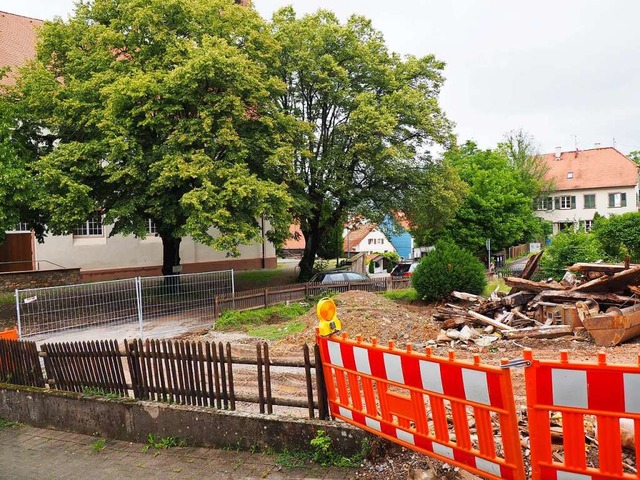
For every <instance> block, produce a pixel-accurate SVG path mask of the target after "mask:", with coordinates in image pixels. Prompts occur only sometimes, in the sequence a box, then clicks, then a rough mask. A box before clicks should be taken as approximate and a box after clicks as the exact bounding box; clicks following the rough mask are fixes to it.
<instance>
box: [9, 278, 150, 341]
mask: <svg viewBox="0 0 640 480" xmlns="http://www.w3.org/2000/svg"><path fill="white" fill-rule="evenodd" d="M135 282H136V279H134V278H130V279H126V280H115V281H109V282H95V283H85V284H79V285H67V286H60V287H48V288H32V289H27V290H16V309H17V314H18V327H19V333H20V338H24V337H29V336H35V335H42V334H47V333H52V332H60V331H63V330H68V329H73V328H87V327H97V326H107V325H119V324H123V323H132V322H137V321H138V309H137V304H136V287H135Z"/></svg>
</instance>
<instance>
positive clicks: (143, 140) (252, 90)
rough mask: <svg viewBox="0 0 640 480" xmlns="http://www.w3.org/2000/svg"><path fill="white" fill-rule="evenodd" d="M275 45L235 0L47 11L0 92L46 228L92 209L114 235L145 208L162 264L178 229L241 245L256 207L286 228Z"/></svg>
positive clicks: (254, 229) (153, 1)
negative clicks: (13, 79) (16, 73)
mask: <svg viewBox="0 0 640 480" xmlns="http://www.w3.org/2000/svg"><path fill="white" fill-rule="evenodd" d="M277 51H278V47H277V45H276V43H275V42H274V41H273V38H272V36H271V34H270V32H269V30H268V27H267V25H266V24H265V22H264V21H263V20H262V19H261V18H260V17H259V16H258V15H257V13H256V12H255V11H254V10H253V9H250V8H244V7H240V6H236V5H234V3H233V2H232V1H231V0H191V1H184V0H144V1H142V0H94V1H93V2H90V3H84V4H83V3H79V4H78V5H77V7H76V11H75V14H74V15H73V17H71V18H70V19H69V20H68V21H62V20H60V19H58V20H56V21H54V22H46V23H45V25H44V26H43V28H42V30H41V37H40V42H39V44H38V51H37V59H36V60H35V61H34V62H32V63H31V64H30V65H28V66H27V67H26V68H24V69H23V70H22V72H21V78H20V80H19V82H18V84H17V87H16V88H15V90H14V91H13V92H12V93H11V94H10V95H9V96H8V97H5V98H4V100H3V101H4V102H9V103H13V104H15V105H16V108H17V110H16V112H17V113H16V116H17V118H18V120H19V122H18V125H19V128H18V134H20V135H25V136H28V137H29V138H30V142H31V144H32V145H37V146H38V148H37V152H36V156H37V161H36V163H35V164H34V168H35V169H36V170H37V172H38V175H39V179H40V181H41V183H42V185H43V188H44V189H45V190H46V195H42V196H41V197H40V203H41V205H40V206H41V207H42V208H44V209H46V210H47V211H48V212H49V214H50V216H49V218H48V219H47V225H48V227H49V229H50V230H51V231H52V232H53V233H60V234H64V233H69V232H71V231H72V230H73V228H74V227H75V226H76V225H77V224H78V223H80V222H82V221H84V220H86V218H87V217H88V216H90V215H91V214H92V213H94V212H99V213H101V214H103V215H104V221H105V222H106V223H110V224H113V231H112V234H117V233H122V234H135V235H138V236H144V235H145V232H146V225H147V222H148V220H151V221H153V222H154V223H155V225H156V227H157V231H158V234H159V235H160V236H161V237H162V240H163V245H164V261H163V272H164V273H165V274H166V273H170V272H171V271H172V267H173V266H175V265H178V264H179V261H180V259H179V245H180V240H181V238H182V237H183V236H186V235H191V236H193V238H194V239H195V240H197V241H199V242H201V243H204V244H208V245H211V246H213V247H215V248H217V249H221V250H227V251H228V252H230V254H235V253H237V248H238V246H239V245H241V244H245V243H250V242H252V241H255V240H256V239H260V237H261V234H262V232H261V230H260V222H259V220H260V218H261V217H264V218H266V219H267V220H268V221H269V222H270V224H271V225H272V227H273V229H272V230H271V231H269V232H267V236H268V238H270V239H273V240H276V239H278V238H282V237H283V236H284V234H285V233H284V232H286V231H287V227H288V224H289V223H290V216H289V215H288V213H287V209H288V208H289V206H290V200H289V196H288V194H287V190H286V187H285V185H284V184H283V183H281V180H282V179H283V178H285V177H287V175H288V174H287V172H288V171H289V170H290V165H291V162H290V156H289V155H287V153H288V151H287V149H286V148H283V146H282V145H283V143H282V138H283V137H282V135H283V132H286V130H287V128H289V125H288V124H287V121H286V119H285V117H284V115H282V114H281V113H280V110H279V108H278V105H277V104H276V103H275V101H274V98H275V97H276V96H277V95H279V94H280V92H281V88H282V83H281V82H280V81H279V80H278V79H277V78H275V77H273V75H272V74H271V73H270V71H269V69H270V68H273V65H274V64H275V63H276V62H277ZM290 123H291V122H289V124H290ZM211 227H213V228H215V229H216V230H217V232H216V234H215V235H212V234H211V233H212V232H211V230H210V229H211Z"/></svg>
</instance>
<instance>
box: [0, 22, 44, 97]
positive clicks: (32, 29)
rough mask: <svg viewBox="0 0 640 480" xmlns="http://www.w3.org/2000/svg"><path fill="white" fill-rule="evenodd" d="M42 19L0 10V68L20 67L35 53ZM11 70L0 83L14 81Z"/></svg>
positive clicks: (14, 74)
mask: <svg viewBox="0 0 640 480" xmlns="http://www.w3.org/2000/svg"><path fill="white" fill-rule="evenodd" d="M40 25H42V20H37V19H35V18H29V17H23V16H20V15H14V14H13V13H6V12H0V68H5V67H20V66H22V65H24V64H25V63H26V62H27V61H29V60H30V59H32V58H33V57H35V55H36V38H37V29H38V27H39V26H40ZM15 77H16V73H15V71H13V69H12V71H11V72H10V73H8V75H7V77H5V78H3V79H2V81H1V82H0V83H2V84H5V85H11V84H13V83H15Z"/></svg>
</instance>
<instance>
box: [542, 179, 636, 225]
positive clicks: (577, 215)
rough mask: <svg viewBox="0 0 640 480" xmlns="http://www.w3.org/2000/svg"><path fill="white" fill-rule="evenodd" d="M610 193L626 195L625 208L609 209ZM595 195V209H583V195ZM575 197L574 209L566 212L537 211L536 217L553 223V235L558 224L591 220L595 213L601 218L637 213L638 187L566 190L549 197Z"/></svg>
mask: <svg viewBox="0 0 640 480" xmlns="http://www.w3.org/2000/svg"><path fill="white" fill-rule="evenodd" d="M610 193H626V195H627V206H626V207H612V208H609V194H610ZM589 194H595V196H596V208H584V195H589ZM571 195H573V196H575V197H576V208H575V209H567V210H562V209H561V210H555V209H554V210H538V211H536V215H537V216H539V217H540V218H543V219H545V220H549V221H551V222H553V223H554V229H553V233H557V231H558V225H557V224H558V223H570V222H573V223H577V222H583V221H585V220H593V217H594V215H595V214H596V212H597V213H598V214H600V215H601V216H603V217H608V216H610V215H620V214H623V213H628V212H637V211H638V206H637V203H636V199H637V195H638V187H637V186H636V187H619V188H616V187H611V188H603V189H584V190H570V191H569V190H566V191H562V192H554V193H553V194H551V195H550V196H551V197H559V196H571Z"/></svg>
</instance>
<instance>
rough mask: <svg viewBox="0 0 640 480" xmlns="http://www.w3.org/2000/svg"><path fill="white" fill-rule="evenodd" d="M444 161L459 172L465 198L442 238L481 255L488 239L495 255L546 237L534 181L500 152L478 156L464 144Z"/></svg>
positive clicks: (478, 152)
mask: <svg viewBox="0 0 640 480" xmlns="http://www.w3.org/2000/svg"><path fill="white" fill-rule="evenodd" d="M445 161H446V162H447V163H448V164H449V165H451V166H452V167H454V168H455V169H456V170H457V171H458V173H459V174H460V177H461V178H462V180H463V181H464V182H465V183H466V184H467V185H468V187H469V192H468V194H467V195H466V197H465V198H464V200H463V203H462V205H461V207H460V208H459V209H458V210H457V211H456V214H455V217H454V219H453V220H452V221H451V222H449V223H448V224H447V225H446V227H445V229H444V231H443V232H442V233H441V235H442V236H444V237H448V238H451V239H453V240H454V241H455V243H456V244H457V245H459V246H461V247H463V248H465V249H467V250H469V251H471V252H474V253H475V254H481V253H483V252H484V251H485V242H486V240H487V239H488V238H490V239H491V245H492V246H493V248H494V249H496V250H499V249H502V248H506V247H509V246H511V245H514V244H516V243H519V242H522V241H527V240H530V239H531V238H534V237H535V236H536V235H540V234H543V233H547V232H546V227H545V226H544V225H543V222H542V221H541V220H540V219H539V218H537V217H536V216H535V215H534V210H533V203H534V198H533V197H532V193H533V192H534V191H535V189H536V188H537V187H536V186H535V185H531V182H532V181H533V180H532V179H531V178H528V177H526V176H523V175H522V172H521V170H520V169H518V168H517V167H515V166H514V165H513V164H511V163H510V160H509V158H508V157H507V156H506V155H504V154H503V153H501V152H500V151H499V150H480V149H479V148H478V147H477V145H476V144H475V143H473V142H467V143H465V144H464V145H462V146H460V147H458V148H454V149H451V150H450V151H448V152H446V153H445Z"/></svg>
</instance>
